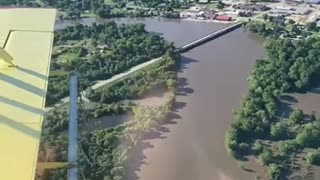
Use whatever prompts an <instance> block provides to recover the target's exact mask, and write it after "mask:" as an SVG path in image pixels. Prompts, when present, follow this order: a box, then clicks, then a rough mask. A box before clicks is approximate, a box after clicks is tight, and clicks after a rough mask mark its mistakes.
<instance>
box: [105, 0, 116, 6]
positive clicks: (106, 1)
mask: <svg viewBox="0 0 320 180" xmlns="http://www.w3.org/2000/svg"><path fill="white" fill-rule="evenodd" d="M104 3H105V4H106V5H114V4H115V3H114V2H113V1H112V0H104Z"/></svg>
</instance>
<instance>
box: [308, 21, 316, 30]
mask: <svg viewBox="0 0 320 180" xmlns="http://www.w3.org/2000/svg"><path fill="white" fill-rule="evenodd" d="M307 28H308V30H309V31H315V30H316V29H317V23H316V22H309V23H307Z"/></svg>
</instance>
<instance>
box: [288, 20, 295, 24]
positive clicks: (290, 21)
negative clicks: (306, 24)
mask: <svg viewBox="0 0 320 180" xmlns="http://www.w3.org/2000/svg"><path fill="white" fill-rule="evenodd" d="M288 23H289V24H295V23H296V22H295V21H294V20H292V19H289V20H288Z"/></svg>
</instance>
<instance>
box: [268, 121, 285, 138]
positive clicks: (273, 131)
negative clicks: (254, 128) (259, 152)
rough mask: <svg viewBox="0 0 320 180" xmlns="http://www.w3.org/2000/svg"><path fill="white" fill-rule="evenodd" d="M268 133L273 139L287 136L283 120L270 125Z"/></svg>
mask: <svg viewBox="0 0 320 180" xmlns="http://www.w3.org/2000/svg"><path fill="white" fill-rule="evenodd" d="M270 135H271V137H272V138H273V139H275V140H279V139H284V138H287V127H286V125H285V123H284V122H277V123H276V124H273V125H271V128H270Z"/></svg>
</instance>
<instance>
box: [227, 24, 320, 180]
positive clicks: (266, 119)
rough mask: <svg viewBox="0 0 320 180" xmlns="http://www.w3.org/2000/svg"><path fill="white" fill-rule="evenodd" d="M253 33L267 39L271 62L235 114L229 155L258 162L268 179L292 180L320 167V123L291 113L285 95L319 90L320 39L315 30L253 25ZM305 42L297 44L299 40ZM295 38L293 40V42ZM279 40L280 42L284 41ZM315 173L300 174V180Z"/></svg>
mask: <svg viewBox="0 0 320 180" xmlns="http://www.w3.org/2000/svg"><path fill="white" fill-rule="evenodd" d="M248 27H249V30H251V31H253V32H256V33H259V34H261V35H263V36H264V37H267V38H268V39H267V40H266V44H265V49H266V52H267V58H266V59H259V60H257V61H256V64H255V66H254V67H253V70H252V72H251V74H250V76H249V78H248V81H249V92H248V95H247V97H246V98H245V99H244V100H243V101H242V102H241V105H240V107H239V108H238V109H237V110H236V111H235V112H234V116H233V120H234V121H233V123H232V126H231V128H230V129H229V130H228V132H227V133H226V136H225V144H226V147H227V150H228V152H229V153H230V154H231V155H232V156H234V157H235V158H236V159H239V160H243V159H246V158H247V157H252V156H253V157H255V159H256V160H257V161H258V162H259V163H260V164H261V165H262V166H266V167H267V169H268V170H267V172H268V176H269V179H272V180H280V179H290V177H291V176H290V175H292V174H293V173H295V172H300V171H299V169H300V170H301V169H310V165H318V164H319V163H320V162H319V160H320V158H319V148H320V141H319V139H320V118H319V117H316V115H315V112H313V113H312V114H310V115H309V118H306V114H304V112H303V111H302V110H300V109H295V110H293V111H292V112H290V113H289V114H287V115H286V113H287V112H285V110H284V109H283V108H282V106H281V99H280V98H281V96H283V95H285V94H288V93H293V92H306V91H308V90H310V89H311V88H312V87H314V86H315V85H317V84H316V83H317V82H318V81H319V75H320V39H319V38H318V37H316V36H313V35H312V34H313V33H317V29H316V28H315V27H314V26H313V25H310V24H309V25H307V26H306V27H301V28H305V29H309V31H307V32H306V31H301V28H300V29H299V27H300V26H298V25H295V24H293V23H289V24H288V25H285V24H282V25H280V24H279V23H275V22H270V21H268V22H249V24H248ZM297 34H298V35H301V36H302V37H303V38H302V39H298V38H296V36H297ZM293 36H294V37H293ZM279 37H280V38H279ZM310 175H312V173H310V172H309V171H308V172H305V173H303V172H300V176H301V177H304V178H306V177H308V176H310Z"/></svg>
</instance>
